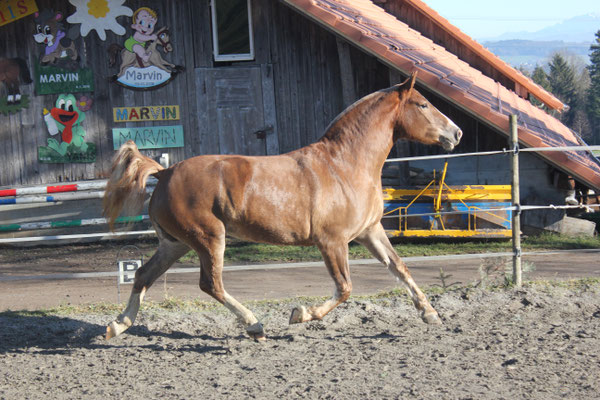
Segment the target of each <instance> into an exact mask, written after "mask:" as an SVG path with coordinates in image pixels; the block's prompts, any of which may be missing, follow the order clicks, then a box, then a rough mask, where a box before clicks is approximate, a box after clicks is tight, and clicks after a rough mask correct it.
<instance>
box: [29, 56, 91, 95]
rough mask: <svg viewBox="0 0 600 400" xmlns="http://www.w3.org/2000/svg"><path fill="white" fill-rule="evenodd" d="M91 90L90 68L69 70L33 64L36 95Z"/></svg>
mask: <svg viewBox="0 0 600 400" xmlns="http://www.w3.org/2000/svg"><path fill="white" fill-rule="evenodd" d="M93 91H94V73H93V72H92V70H91V69H90V68H79V69H74V70H69V69H63V68H58V67H54V66H51V65H38V64H36V65H35V92H36V93H37V94H38V95H42V94H59V93H80V92H93Z"/></svg>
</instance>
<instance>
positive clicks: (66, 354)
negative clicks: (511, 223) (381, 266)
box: [0, 284, 600, 399]
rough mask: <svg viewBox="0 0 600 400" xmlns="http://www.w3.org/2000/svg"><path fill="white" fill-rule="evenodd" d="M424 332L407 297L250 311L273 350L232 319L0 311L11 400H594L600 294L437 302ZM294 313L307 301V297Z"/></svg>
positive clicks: (541, 291) (522, 294)
mask: <svg viewBox="0 0 600 400" xmlns="http://www.w3.org/2000/svg"><path fill="white" fill-rule="evenodd" d="M431 300H432V304H433V305H434V307H436V308H437V309H438V311H439V312H440V315H441V316H442V319H443V322H444V324H443V325H442V326H428V325H425V324H424V323H423V322H421V321H420V319H419V318H418V316H417V313H416V312H415V310H414V308H413V306H412V305H411V304H410V302H409V301H408V299H407V298H406V297H404V296H401V297H395V298H388V299H379V300H351V301H349V302H348V303H346V304H344V305H342V306H340V307H338V308H337V309H336V310H334V311H333V312H332V313H331V314H329V315H328V316H326V317H325V319H324V320H323V321H312V322H309V323H306V324H301V325H292V326H290V325H288V323H287V322H288V316H289V311H290V309H291V307H292V305H291V304H285V303H276V304H265V303H262V304H260V305H256V304H255V305H253V306H252V308H253V310H254V312H255V313H256V315H257V317H258V318H259V319H260V320H261V321H262V322H263V323H264V324H265V328H266V331H267V334H268V336H269V338H268V340H267V341H266V342H264V343H257V342H254V341H252V340H250V339H248V338H247V337H246V336H244V335H243V329H242V328H241V327H240V326H239V325H238V324H237V323H236V321H235V319H234V318H233V316H232V315H231V314H230V313H229V312H227V311H225V310H223V309H217V310H213V311H202V312H201V311H190V312H175V311H170V312H169V311H150V310H143V311H142V312H141V315H140V317H139V318H138V320H137V321H136V323H135V325H134V327H132V328H131V329H130V330H129V331H127V332H126V333H124V334H122V335H121V336H119V337H117V338H114V339H112V340H111V341H109V342H107V341H105V340H104V339H103V337H102V334H103V332H104V329H105V325H106V324H107V323H108V322H109V321H110V320H111V319H112V318H113V317H114V315H98V314H95V315H69V316H61V315H55V316H47V315H41V314H39V315H38V314H36V313H32V314H31V315H28V316H22V315H21V316H17V315H11V314H8V313H4V314H1V315H0V324H1V325H2V329H1V330H0V358H1V359H2V362H1V364H0V398H1V399H26V398H30V399H36V398H55V399H81V398H85V399H107V398H127V399H149V398H150V399H152V398H160V399H191V398H206V399H253V398H255V399H256V398H257V399H270V398H286V399H288V398H290V399H295V398H306V399H375V398H376V399H407V398H418V399H515V398H517V399H559V398H560V399H565V398H566V399H594V398H598V397H599V393H600V379H599V377H600V286H598V285H597V284H588V285H585V284H584V285H579V286H578V287H543V286H537V287H534V288H526V289H523V290H507V291H500V292H491V291H480V290H475V291H472V292H470V293H469V295H468V296H465V295H464V293H462V292H460V291H454V292H448V293H445V294H442V295H436V296H432V297H431ZM293 303H301V304H305V303H306V300H300V299H298V300H297V301H294V302H293Z"/></svg>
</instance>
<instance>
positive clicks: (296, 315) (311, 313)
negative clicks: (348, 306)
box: [290, 243, 352, 324]
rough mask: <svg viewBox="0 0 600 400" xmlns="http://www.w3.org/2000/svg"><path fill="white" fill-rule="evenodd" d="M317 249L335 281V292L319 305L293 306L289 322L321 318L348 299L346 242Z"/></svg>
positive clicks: (294, 322) (348, 282)
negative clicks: (307, 306)
mask: <svg viewBox="0 0 600 400" xmlns="http://www.w3.org/2000/svg"><path fill="white" fill-rule="evenodd" d="M319 250H321V254H322V255H323V260H324V261H325V265H326V266H327V271H328V272H329V275H331V277H332V278H333V281H334V282H335V292H334V294H333V297H332V298H331V299H329V300H327V301H326V302H325V303H323V304H321V305H319V306H312V307H309V308H306V307H304V306H299V307H296V308H294V309H293V310H292V315H291V317H290V324H297V323H300V322H306V321H310V320H313V319H321V318H323V317H324V316H325V315H326V314H327V313H329V312H330V311H331V310H333V309H334V308H335V307H336V306H337V305H338V304H340V303H343V302H344V301H346V300H348V297H350V292H352V282H351V281H350V268H349V266H348V244H347V243H340V244H327V245H320V246H319Z"/></svg>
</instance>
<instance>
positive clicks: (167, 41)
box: [156, 26, 173, 54]
mask: <svg viewBox="0 0 600 400" xmlns="http://www.w3.org/2000/svg"><path fill="white" fill-rule="evenodd" d="M156 40H157V41H158V43H160V45H161V46H162V48H163V51H164V53H165V54H167V53H169V52H171V51H173V45H172V44H171V35H170V34H169V28H167V27H166V26H163V27H162V28H161V29H160V30H159V31H158V32H156Z"/></svg>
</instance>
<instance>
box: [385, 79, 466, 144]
mask: <svg viewBox="0 0 600 400" xmlns="http://www.w3.org/2000/svg"><path fill="white" fill-rule="evenodd" d="M415 79H416V73H414V74H412V76H411V77H410V78H408V79H407V80H406V81H405V82H404V83H401V84H400V85H397V86H395V87H394V89H395V90H398V92H399V94H400V102H401V105H400V110H399V113H398V119H397V121H396V122H397V125H396V127H395V131H394V139H395V140H396V139H407V140H412V141H416V142H420V143H423V144H437V145H440V146H442V147H443V148H444V150H446V151H450V150H452V149H454V147H456V145H457V144H458V142H460V138H461V137H462V131H461V130H460V128H459V127H458V126H456V124H455V123H454V122H452V121H451V120H450V119H449V118H448V117H446V116H445V115H444V114H442V113H441V112H440V111H439V110H438V109H437V108H435V107H434V106H433V105H432V104H431V103H430V102H429V101H427V99H426V98H425V97H423V95H421V93H419V92H418V91H417V90H416V89H415V88H414V85H415Z"/></svg>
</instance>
